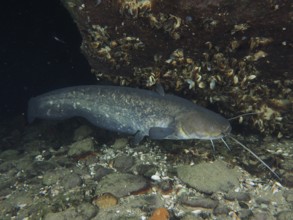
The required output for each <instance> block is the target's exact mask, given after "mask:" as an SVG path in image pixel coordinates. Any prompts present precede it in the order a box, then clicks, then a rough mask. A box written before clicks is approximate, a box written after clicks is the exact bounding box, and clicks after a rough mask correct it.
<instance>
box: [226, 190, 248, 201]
mask: <svg viewBox="0 0 293 220" xmlns="http://www.w3.org/2000/svg"><path fill="white" fill-rule="evenodd" d="M225 199H227V200H230V201H234V200H237V201H245V202H247V201H249V200H250V195H249V193H247V192H235V191H233V190H230V191H229V192H228V193H227V194H226V195H225Z"/></svg>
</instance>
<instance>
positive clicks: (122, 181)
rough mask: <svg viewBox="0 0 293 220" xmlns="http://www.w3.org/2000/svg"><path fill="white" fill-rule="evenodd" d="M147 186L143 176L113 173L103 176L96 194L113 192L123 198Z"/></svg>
mask: <svg viewBox="0 0 293 220" xmlns="http://www.w3.org/2000/svg"><path fill="white" fill-rule="evenodd" d="M146 187H147V181H146V179H145V178H144V177H142V176H137V175H132V174H122V173H111V174H108V175H107V176H105V177H103V178H102V179H101V181H100V182H99V183H98V186H97V188H96V195H100V194H103V193H111V194H113V195H114V196H116V197H118V198H121V197H123V196H127V195H130V194H131V193H134V192H137V191H139V190H142V189H144V188H146Z"/></svg>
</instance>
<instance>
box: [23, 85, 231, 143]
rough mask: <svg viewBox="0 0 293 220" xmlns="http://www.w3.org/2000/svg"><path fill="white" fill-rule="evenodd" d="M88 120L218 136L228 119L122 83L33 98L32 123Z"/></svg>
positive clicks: (168, 135)
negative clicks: (35, 120)
mask: <svg viewBox="0 0 293 220" xmlns="http://www.w3.org/2000/svg"><path fill="white" fill-rule="evenodd" d="M75 116H80V117H84V118H86V119H87V120H88V121H89V122H91V123H92V124H93V125H95V126H97V127H101V128H105V129H108V130H112V131H117V132H122V133H126V134H132V135H134V134H135V135H136V136H135V140H136V142H137V143H138V142H139V141H141V140H142V139H143V137H145V136H150V138H151V139H207V140H212V139H219V138H222V137H223V136H226V135H229V134H230V131H231V126H230V123H229V121H228V120H227V119H225V118H224V117H222V116H221V115H219V114H217V113H215V112H212V111H210V110H208V109H205V108H203V107H201V106H198V105H196V104H194V103H192V102H190V101H188V100H186V99H183V98H180V97H178V96H173V95H162V94H159V93H156V92H153V91H149V90H142V89H135V88H129V87H120V86H96V85H91V86H76V87H68V88H64V89H59V90H55V91H52V92H48V93H45V94H43V95H40V96H37V97H35V98H31V100H30V101H29V104H28V121H29V122H32V121H33V120H34V119H35V118H41V119H66V118H71V117H75Z"/></svg>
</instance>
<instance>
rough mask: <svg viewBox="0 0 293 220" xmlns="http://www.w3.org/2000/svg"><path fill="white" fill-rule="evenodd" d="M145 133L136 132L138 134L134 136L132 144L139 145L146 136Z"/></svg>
mask: <svg viewBox="0 0 293 220" xmlns="http://www.w3.org/2000/svg"><path fill="white" fill-rule="evenodd" d="M144 136H145V135H144V134H143V133H142V132H140V131H138V132H136V134H135V135H134V138H133V139H132V141H131V144H133V145H138V144H139V143H140V142H141V141H142V139H143V138H144Z"/></svg>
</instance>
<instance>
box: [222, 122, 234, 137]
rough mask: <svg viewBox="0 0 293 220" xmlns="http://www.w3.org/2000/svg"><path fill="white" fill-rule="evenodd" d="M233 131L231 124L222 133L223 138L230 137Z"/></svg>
mask: <svg viewBox="0 0 293 220" xmlns="http://www.w3.org/2000/svg"><path fill="white" fill-rule="evenodd" d="M231 130H232V127H231V125H230V124H229V125H228V126H227V127H226V128H224V130H223V131H222V133H221V135H222V137H226V136H228V135H230V133H231Z"/></svg>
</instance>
